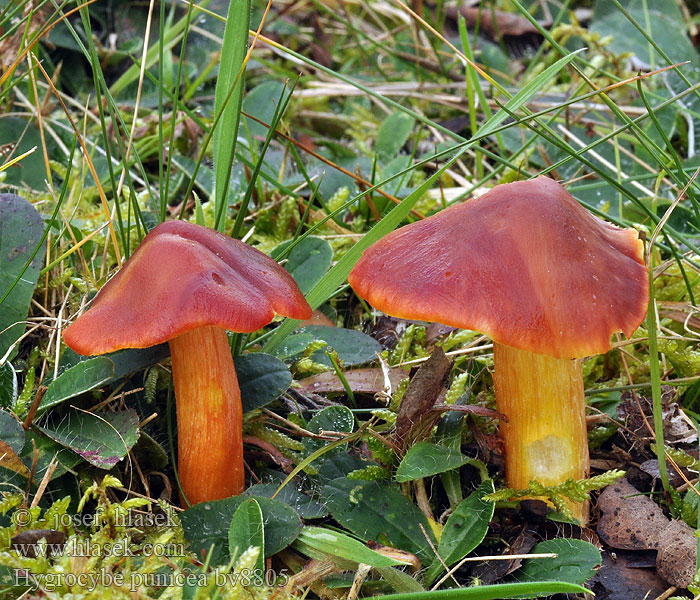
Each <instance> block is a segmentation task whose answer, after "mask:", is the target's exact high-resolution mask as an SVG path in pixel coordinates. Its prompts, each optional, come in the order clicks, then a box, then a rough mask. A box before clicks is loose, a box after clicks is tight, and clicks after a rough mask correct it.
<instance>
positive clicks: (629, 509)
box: [597, 479, 670, 550]
mask: <svg viewBox="0 0 700 600" xmlns="http://www.w3.org/2000/svg"><path fill="white" fill-rule="evenodd" d="M598 508H599V509H600V511H601V513H602V515H601V517H600V520H599V521H598V527H597V531H598V535H599V536H600V539H601V540H603V541H604V542H605V543H606V544H607V545H608V546H611V547H613V548H619V549H623V550H656V548H657V546H658V543H659V536H660V535H661V532H662V531H663V530H664V529H666V527H668V524H669V522H670V521H669V519H668V518H666V516H665V515H664V513H663V511H662V510H661V508H660V507H659V506H658V505H657V504H656V503H655V502H654V501H653V500H650V499H649V498H647V497H646V496H643V495H640V493H639V492H638V491H637V489H636V488H635V487H633V486H632V485H631V484H630V483H628V482H627V480H625V479H621V480H620V481H618V482H617V483H614V484H612V485H609V486H608V487H606V488H605V490H603V493H602V494H601V495H600V498H599V499H598Z"/></svg>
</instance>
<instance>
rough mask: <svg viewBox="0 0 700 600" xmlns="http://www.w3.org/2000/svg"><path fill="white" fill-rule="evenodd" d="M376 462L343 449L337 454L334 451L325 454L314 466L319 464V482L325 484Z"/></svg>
mask: <svg viewBox="0 0 700 600" xmlns="http://www.w3.org/2000/svg"><path fill="white" fill-rule="evenodd" d="M376 464H377V463H376V462H374V461H369V460H363V459H362V458H360V457H359V456H356V455H355V454H350V453H348V452H345V451H343V452H338V453H337V454H336V453H333V452H331V453H329V454H325V455H324V456H323V458H322V459H320V460H319V461H318V462H317V463H315V465H314V466H316V465H317V468H318V475H317V477H318V481H319V484H321V485H324V484H326V483H330V482H331V481H333V480H334V479H338V478H339V477H345V476H346V475H348V474H349V473H352V472H353V471H359V470H360V469H364V468H366V467H370V466H374V465H376Z"/></svg>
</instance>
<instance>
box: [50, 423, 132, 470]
mask: <svg viewBox="0 0 700 600" xmlns="http://www.w3.org/2000/svg"><path fill="white" fill-rule="evenodd" d="M37 429H39V430H40V431H42V432H43V433H45V434H46V435H48V436H49V437H50V438H51V439H53V440H55V441H56V442H58V443H59V444H61V445H63V446H65V447H66V448H70V449H71V450H73V452H75V453H77V454H79V455H80V456H82V457H83V458H84V459H85V460H87V461H88V462H89V463H90V464H92V465H95V466H96V467H99V468H101V469H111V468H112V467H113V466H114V465H116V464H117V463H118V462H119V461H120V460H122V459H123V458H124V457H125V456H126V454H127V452H129V450H130V449H131V448H132V447H133V445H134V444H135V443H136V440H138V437H139V417H138V415H137V414H136V412H135V411H133V410H131V409H126V410H122V411H120V412H117V413H100V414H93V413H89V412H85V411H77V410H74V411H71V412H70V413H68V416H67V417H65V418H64V419H62V420H61V421H60V422H59V423H58V424H57V425H56V426H54V427H53V428H51V427H39V426H38V425H37Z"/></svg>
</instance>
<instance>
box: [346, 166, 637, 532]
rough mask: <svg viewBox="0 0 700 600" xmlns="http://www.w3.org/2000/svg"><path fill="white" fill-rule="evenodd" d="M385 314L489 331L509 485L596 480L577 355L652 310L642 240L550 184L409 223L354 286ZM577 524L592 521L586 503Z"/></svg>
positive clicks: (499, 191) (354, 276)
mask: <svg viewBox="0 0 700 600" xmlns="http://www.w3.org/2000/svg"><path fill="white" fill-rule="evenodd" d="M348 280H349V282H350V285H351V286H352V288H353V289H354V290H355V292H356V293H357V294H358V295H359V296H360V297H362V298H364V299H366V300H367V301H368V302H369V303H370V304H372V305H373V306H375V307H376V308H378V309H379V310H381V311H383V312H385V313H387V314H389V315H393V316H396V317H402V318H405V319H420V320H425V321H437V322H439V323H442V324H444V325H450V326H453V327H461V328H465V329H472V330H476V331H480V332H483V333H485V334H487V335H489V336H490V337H491V338H492V339H493V341H494V368H495V373H494V381H495V388H496V402H497V407H498V410H499V411H500V412H501V413H503V414H505V415H506V417H507V418H508V422H507V423H505V424H502V425H501V430H500V431H501V436H502V438H503V441H504V446H505V453H506V477H507V481H508V485H509V486H510V487H513V488H516V489H523V488H526V487H528V485H529V483H530V481H531V480H538V481H539V482H541V483H543V484H545V485H555V484H558V483H562V482H564V481H566V480H567V479H568V478H574V479H581V478H583V477H586V476H587V474H588V463H589V456H588V443H587V435H586V421H585V400H584V395H583V378H582V372H581V365H580V362H579V360H577V359H579V358H581V357H584V356H589V355H593V354H600V353H603V352H606V351H607V350H609V348H610V336H611V335H612V334H613V333H614V332H617V331H623V332H624V333H625V335H627V336H628V337H629V336H630V335H631V334H632V333H633V332H634V330H635V329H636V328H637V327H638V326H639V324H640V323H641V321H642V320H643V319H644V316H645V314H646V308H647V303H648V288H647V273H646V268H645V265H644V259H643V245H642V242H641V241H640V240H639V239H638V234H637V232H636V231H635V230H633V229H620V228H618V227H615V226H614V225H611V224H609V223H606V222H605V221H602V220H601V219H598V218H597V217H595V216H593V215H591V214H590V213H589V212H588V211H586V210H585V209H584V208H583V207H582V206H581V205H580V204H578V202H577V201H576V200H575V199H574V198H573V197H572V196H571V195H570V194H569V193H568V192H567V191H566V190H565V189H564V188H563V187H562V186H561V185H559V184H558V183H556V182H554V181H553V180H551V179H548V178H546V177H538V178H537V179H533V180H530V181H520V182H516V183H510V184H504V185H499V186H496V187H495V188H493V189H492V190H491V191H489V192H488V193H486V194H484V195H483V196H481V197H479V198H477V199H475V200H471V201H468V202H466V203H464V204H460V205H457V206H454V207H450V208H448V209H446V210H443V211H441V212H439V213H437V214H436V215H434V216H432V217H430V218H428V219H425V220H423V221H419V222H416V223H412V224H410V225H407V226H405V227H402V228H400V229H398V230H396V231H394V232H392V233H391V234H389V235H387V236H386V237H384V238H383V239H381V240H379V241H378V242H377V243H375V244H374V245H373V246H371V247H370V248H368V249H367V250H366V251H365V253H364V254H363V256H362V257H361V258H360V260H359V261H358V262H357V264H356V265H355V267H354V268H353V270H352V272H351V273H350V276H349V278H348ZM573 508H574V514H575V516H576V517H577V518H578V519H579V520H581V521H584V520H585V517H586V507H585V506H582V505H580V504H579V505H577V506H576V507H573Z"/></svg>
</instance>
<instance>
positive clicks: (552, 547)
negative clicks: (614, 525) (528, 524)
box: [516, 538, 602, 583]
mask: <svg viewBox="0 0 700 600" xmlns="http://www.w3.org/2000/svg"><path fill="white" fill-rule="evenodd" d="M550 552H551V553H554V554H557V557H556V558H544V559H543V558H531V559H529V560H528V561H526V562H525V564H524V565H523V567H522V569H520V570H519V571H518V572H517V573H516V577H517V579H518V580H519V581H542V580H545V581H568V582H569V583H583V582H584V581H587V580H588V579H590V578H591V577H593V575H595V572H596V570H597V569H598V567H600V565H601V562H602V559H601V556H600V551H599V550H598V549H597V548H596V547H595V546H594V545H593V544H590V543H588V542H584V541H583V540H574V539H568V538H556V539H553V540H547V541H546V542H540V543H539V544H537V545H536V546H535V547H534V548H533V549H532V553H533V554H546V553H550Z"/></svg>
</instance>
